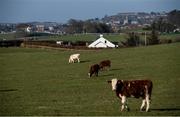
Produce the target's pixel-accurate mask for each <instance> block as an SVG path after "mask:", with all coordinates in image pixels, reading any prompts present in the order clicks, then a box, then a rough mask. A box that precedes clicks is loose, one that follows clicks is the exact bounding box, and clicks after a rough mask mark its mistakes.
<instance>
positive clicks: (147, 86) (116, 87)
mask: <svg viewBox="0 0 180 117" xmlns="http://www.w3.org/2000/svg"><path fill="white" fill-rule="evenodd" d="M108 83H111V85H112V90H113V91H115V92H116V95H117V96H118V97H119V98H120V99H121V103H122V106H121V111H123V110H124V107H125V108H126V109H127V110H128V111H129V108H128V105H127V102H126V98H128V97H135V98H142V105H141V107H140V111H142V110H143V109H144V106H145V104H146V112H148V111H149V107H150V100H151V93H152V88H153V83H152V81H151V80H129V81H128V80H117V79H112V80H111V81H108Z"/></svg>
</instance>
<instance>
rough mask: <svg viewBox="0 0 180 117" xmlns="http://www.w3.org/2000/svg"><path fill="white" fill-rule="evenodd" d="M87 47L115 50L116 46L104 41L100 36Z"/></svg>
mask: <svg viewBox="0 0 180 117" xmlns="http://www.w3.org/2000/svg"><path fill="white" fill-rule="evenodd" d="M88 47H89V48H115V47H117V46H116V45H115V44H113V43H111V42H110V41H108V40H107V39H105V38H104V37H103V35H100V38H99V39H97V40H96V41H94V42H92V43H91V44H90V45H89V46H88Z"/></svg>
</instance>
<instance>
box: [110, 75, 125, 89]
mask: <svg viewBox="0 0 180 117" xmlns="http://www.w3.org/2000/svg"><path fill="white" fill-rule="evenodd" d="M108 83H111V85H112V90H113V91H115V90H117V88H118V89H119V88H120V89H121V88H122V86H123V80H118V79H116V78H114V79H112V80H110V81H108Z"/></svg>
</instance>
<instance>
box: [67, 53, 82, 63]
mask: <svg viewBox="0 0 180 117" xmlns="http://www.w3.org/2000/svg"><path fill="white" fill-rule="evenodd" d="M79 56H80V54H72V55H71V56H70V57H69V63H74V62H75V61H76V60H77V61H78V63H79V62H80V58H79Z"/></svg>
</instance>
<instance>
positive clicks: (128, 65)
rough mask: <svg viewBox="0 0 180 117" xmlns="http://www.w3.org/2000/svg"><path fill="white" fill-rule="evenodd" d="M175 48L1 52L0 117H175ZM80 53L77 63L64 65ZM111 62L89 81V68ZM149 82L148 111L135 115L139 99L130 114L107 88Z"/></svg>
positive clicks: (178, 110)
mask: <svg viewBox="0 0 180 117" xmlns="http://www.w3.org/2000/svg"><path fill="white" fill-rule="evenodd" d="M179 47H180V43H175V44H169V45H157V46H148V47H138V48H125V49H107V50H96V51H79V50H78V51H76V50H74V51H72V50H71V51H60V50H46V49H29V48H0V115H16V116H19V115H70V116H73V115H81V116H85V115H91V116H100V115H104V116H105V115H106V116H112V115H114V116H115V115H119V116H121V115H123V116H128V115H131V116H133V115H136V116H151V115H156V116H165V115H169V116H171V115H180V91H179V88H180V85H179V84H180V71H179V70H180V59H179V58H180V52H179ZM72 53H80V54H81V56H80V58H81V61H82V62H81V63H79V64H78V63H75V64H68V58H69V55H70V54H72ZM103 59H110V60H111V61H112V68H111V70H110V71H103V72H100V74H99V77H92V78H91V79H90V78H88V76H87V73H88V70H89V66H90V65H91V64H94V63H98V62H99V61H100V60H103ZM112 78H118V79H151V80H152V81H153V83H154V87H153V94H152V103H151V107H150V108H151V111H150V112H148V113H146V112H139V107H140V105H141V100H140V99H134V98H130V99H128V104H129V107H130V109H131V111H130V112H120V111H119V110H120V101H119V99H118V98H117V97H116V95H115V93H114V92H113V91H112V90H111V86H110V85H109V84H108V83H107V82H106V81H107V80H110V79H112Z"/></svg>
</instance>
